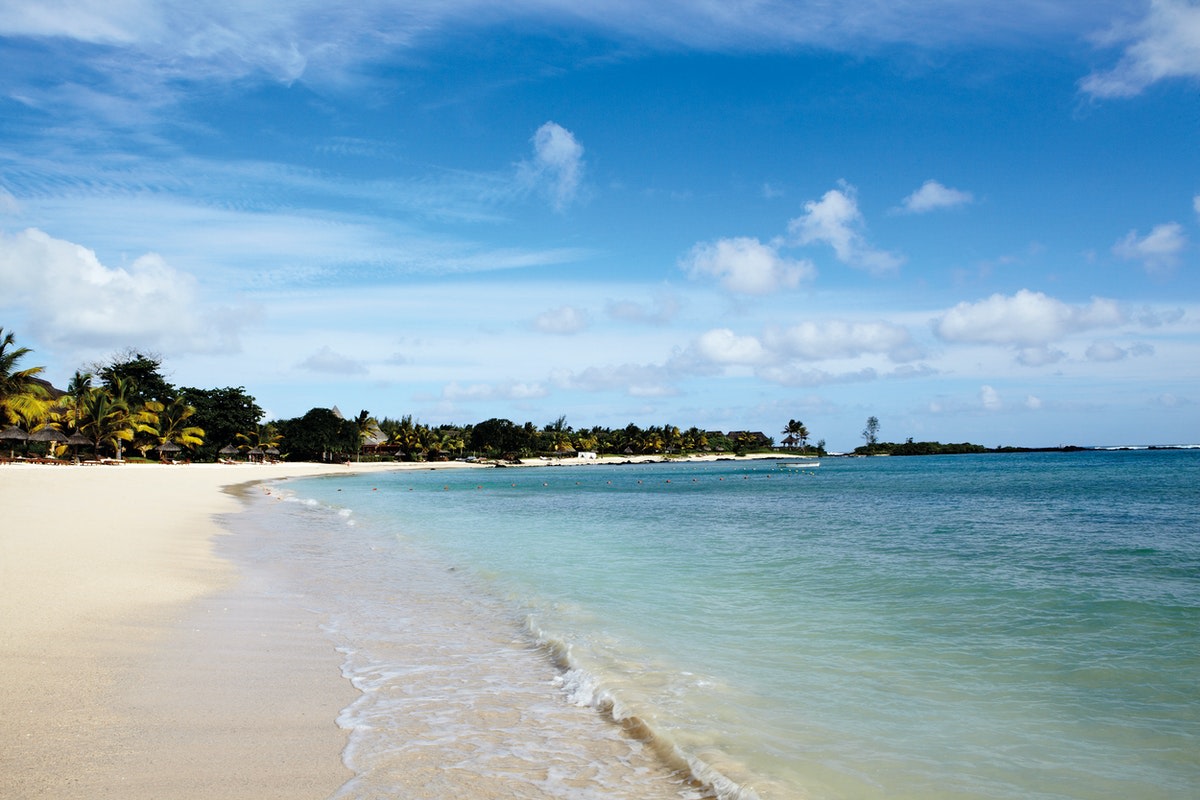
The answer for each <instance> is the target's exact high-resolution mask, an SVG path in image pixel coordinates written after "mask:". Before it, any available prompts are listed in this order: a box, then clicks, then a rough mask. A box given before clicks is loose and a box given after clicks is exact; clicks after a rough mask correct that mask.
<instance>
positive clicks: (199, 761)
mask: <svg viewBox="0 0 1200 800" xmlns="http://www.w3.org/2000/svg"><path fill="white" fill-rule="evenodd" d="M381 466H382V465H354V466H350V467H347V466H344V465H337V466H332V465H318V464H272V465H200V464H195V465H133V464H126V465H122V466H53V467H48V466H23V465H5V466H3V467H0V508H2V509H3V520H4V523H3V526H2V527H0V719H2V720H3V723H2V725H3V733H2V735H0V738H2V743H0V796H2V797H5V798H14V800H15V799H16V798H74V797H78V798H84V797H87V798H95V797H109V796H111V797H118V796H119V797H123V798H133V799H134V800H136V798H143V797H144V798H151V797H154V798H161V797H172V798H192V797H195V798H202V797H203V798H211V797H222V798H241V797H245V798H274V797H278V798H305V797H314V798H316V797H327V796H329V795H330V794H331V793H333V792H334V791H335V790H336V789H337V787H338V786H340V785H341V784H342V783H343V782H344V781H345V780H346V778H347V777H348V772H347V770H346V769H345V767H344V766H343V764H342V761H341V758H340V753H341V750H342V748H343V747H344V744H345V733H344V732H343V731H341V730H340V729H339V728H338V726H337V724H336V719H337V715H338V712H339V711H340V709H342V708H343V707H345V706H346V705H347V704H348V703H350V702H352V701H353V699H354V697H355V694H356V693H355V692H354V690H353V689H352V687H351V686H350V684H349V683H348V682H346V681H345V680H344V679H343V678H342V677H341V675H340V672H339V658H338V656H337V653H336V652H335V650H334V648H333V647H332V645H331V644H330V643H329V642H328V641H326V640H325V638H324V637H323V636H322V635H321V632H320V630H319V627H318V624H317V620H315V619H312V618H308V617H307V616H306V615H305V614H304V612H302V611H298V610H297V609H295V608H292V607H289V606H288V605H287V604H286V603H283V602H281V601H280V599H279V598H277V597H273V596H272V594H271V591H270V587H264V586H256V585H252V584H251V583H249V582H247V581H245V580H243V579H242V578H241V577H240V576H239V574H238V572H237V571H236V570H235V569H234V568H233V566H232V565H231V564H229V563H228V562H226V561H224V560H222V559H221V558H219V557H217V556H216V555H215V554H214V548H213V546H214V541H215V539H216V537H219V536H221V535H224V533H225V532H224V530H223V529H222V528H221V527H220V525H219V524H218V522H217V521H216V520H215V519H214V515H217V514H226V513H232V512H235V511H237V510H238V509H239V507H240V504H239V502H238V500H237V498H236V497H235V495H234V494H232V493H230V492H228V491H225V489H226V487H229V486H234V485H237V484H243V483H246V482H251V481H264V480H273V479H278V478H283V477H292V476H302V475H315V474H322V473H328V472H348V471H351V470H365V469H379V468H380V467H381ZM387 467H388V468H394V467H395V465H387Z"/></svg>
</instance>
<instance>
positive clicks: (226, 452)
mask: <svg viewBox="0 0 1200 800" xmlns="http://www.w3.org/2000/svg"><path fill="white" fill-rule="evenodd" d="M237 451H238V449H237V448H236V447H234V446H233V445H231V444H227V445H225V446H224V447H222V448H221V449H220V450H218V451H217V455H219V456H224V457H226V458H228V457H229V456H236V455H237Z"/></svg>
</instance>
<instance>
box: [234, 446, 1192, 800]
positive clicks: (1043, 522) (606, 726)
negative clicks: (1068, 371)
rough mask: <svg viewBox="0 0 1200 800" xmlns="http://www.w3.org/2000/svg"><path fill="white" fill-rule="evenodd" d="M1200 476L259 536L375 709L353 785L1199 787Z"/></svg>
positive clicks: (310, 489)
mask: <svg viewBox="0 0 1200 800" xmlns="http://www.w3.org/2000/svg"><path fill="white" fill-rule="evenodd" d="M1198 478H1200V452H1197V451H1135V452H1089V453H1070V454H1029V455H1012V456H1008V455H988V456H956V457H925V458H912V459H901V458H891V459H867V460H863V459H825V460H823V462H822V464H821V466H820V467H819V468H817V469H814V470H800V469H794V468H793V469H780V468H777V467H776V465H775V464H774V462H769V461H768V462H759V463H757V464H754V463H746V462H714V463H706V464H694V465H671V464H662V465H636V466H635V465H630V466H586V467H569V468H556V467H547V468H540V469H490V470H454V471H419V472H411V471H406V472H396V473H388V474H386V475H385V474H374V475H359V476H344V477H337V478H329V479H311V480H305V481H296V482H293V483H289V484H285V485H283V486H281V487H278V488H277V489H276V490H275V492H276V494H275V495H273V498H272V502H271V503H269V504H266V507H263V505H262V504H259V506H258V507H257V508H256V509H255V510H254V511H253V512H252V513H250V514H248V515H243V517H242V518H241V520H240V521H239V523H238V525H240V526H249V525H258V526H261V527H262V528H263V529H264V535H261V536H257V537H255V540H256V541H259V542H260V544H259V545H257V546H258V548H259V550H258V552H256V553H248V554H243V555H242V556H241V557H242V558H243V559H246V560H247V561H248V562H253V563H256V564H258V565H259V566H260V567H262V568H270V569H275V570H278V571H280V577H281V580H280V585H281V586H283V585H286V586H288V587H290V588H289V589H288V591H291V592H294V593H295V594H296V596H297V598H299V599H300V600H302V602H304V603H306V604H308V605H309V606H310V607H312V608H313V609H314V610H317V611H319V612H320V613H322V614H324V615H325V617H326V619H327V620H328V623H327V624H328V630H329V633H330V636H331V638H333V640H334V641H335V642H337V643H338V646H339V647H340V648H341V650H342V652H343V654H344V656H345V658H346V666H345V671H346V673H347V675H349V676H350V677H351V679H352V680H353V681H354V682H355V684H356V685H357V686H359V688H360V689H362V690H363V691H364V695H363V697H362V699H361V700H360V701H359V702H358V703H357V704H356V705H354V706H352V707H351V708H349V709H347V710H346V711H345V712H344V713H343V719H342V723H343V724H344V725H346V726H347V727H350V728H351V729H352V730H353V734H352V738H351V747H350V749H349V750H348V752H347V754H346V760H347V763H348V764H349V765H350V766H351V768H352V769H354V770H355V771H356V773H357V774H358V777H357V778H356V779H355V780H354V781H352V782H351V783H350V784H349V785H348V786H347V787H346V788H345V790H344V791H343V793H342V795H340V796H342V797H392V796H405V797H435V796H450V795H451V794H455V793H457V794H458V796H464V794H463V793H464V792H466V793H467V794H469V795H471V796H475V797H489V796H497V797H499V796H506V797H531V798H532V797H572V798H588V797H631V798H632V797H650V798H654V797H664V798H665V797H684V798H687V797H702V796H714V795H716V796H722V797H754V796H760V797H762V798H764V800H769V799H772V798H775V799H782V800H791V799H792V798H807V797H813V798H821V797H824V798H872V797H888V798H895V797H922V798H939V797H944V798H951V797H953V798H1116V797H1122V798H1127V797H1139V798H1177V797H1188V796H1192V793H1193V792H1194V787H1195V786H1196V785H1200V759H1198V757H1197V752H1200V690H1198V689H1197V688H1196V687H1197V678H1198V677H1200V503H1198V501H1200V488H1198V486H1200V480H1198ZM280 491H282V492H284V496H286V497H287V498H288V500H289V502H279V501H277V500H275V498H278V497H279V496H280V494H279V492H280ZM267 534H269V535H267ZM611 718H616V719H618V720H624V721H625V725H624V726H620V725H617V724H613V723H612V722H611V721H610V720H611ZM631 734H634V735H631ZM688 776H690V778H691V780H686V779H685V778H686V777H688Z"/></svg>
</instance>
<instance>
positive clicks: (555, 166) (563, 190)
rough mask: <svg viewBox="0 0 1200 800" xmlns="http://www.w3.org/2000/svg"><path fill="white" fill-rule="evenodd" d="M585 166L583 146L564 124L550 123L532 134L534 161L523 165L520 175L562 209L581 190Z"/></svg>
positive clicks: (559, 209) (556, 206)
mask: <svg viewBox="0 0 1200 800" xmlns="http://www.w3.org/2000/svg"><path fill="white" fill-rule="evenodd" d="M583 168H584V162H583V145H581V144H579V142H577V141H576V140H575V136H574V134H572V133H571V132H570V131H569V130H567V129H566V128H564V127H563V126H561V125H559V124H558V123H556V122H547V123H545V124H544V125H542V127H540V128H538V129H537V133H535V134H534V135H533V161H532V162H525V163H524V164H522V165H521V176H522V178H523V179H524V180H525V181H526V182H528V183H530V184H531V185H533V186H535V187H537V188H539V189H541V190H542V191H545V192H546V193H547V194H549V196H550V201H551V203H552V204H553V205H554V208H555V209H556V210H558V211H562V210H563V209H564V208H566V207H567V206H568V205H570V204H571V203H572V201H574V200H575V197H576V196H577V195H578V193H579V186H580V182H581V181H582V180H583Z"/></svg>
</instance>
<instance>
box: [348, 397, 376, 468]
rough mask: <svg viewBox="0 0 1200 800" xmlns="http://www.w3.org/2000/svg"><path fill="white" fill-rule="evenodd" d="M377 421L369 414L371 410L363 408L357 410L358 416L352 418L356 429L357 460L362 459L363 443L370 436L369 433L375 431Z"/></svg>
mask: <svg viewBox="0 0 1200 800" xmlns="http://www.w3.org/2000/svg"><path fill="white" fill-rule="evenodd" d="M378 425H379V423H378V422H376V421H375V418H374V417H372V416H371V412H369V411H367V410H366V409H365V408H364V409H363V410H362V411H359V412H358V416H357V417H355V418H354V427H355V428H356V429H357V431H358V451H357V455H358V460H359V461H362V449H363V443H364V442H366V441H367V439H370V438H371V434H372V433H374V432H375V428H376V427H378Z"/></svg>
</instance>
